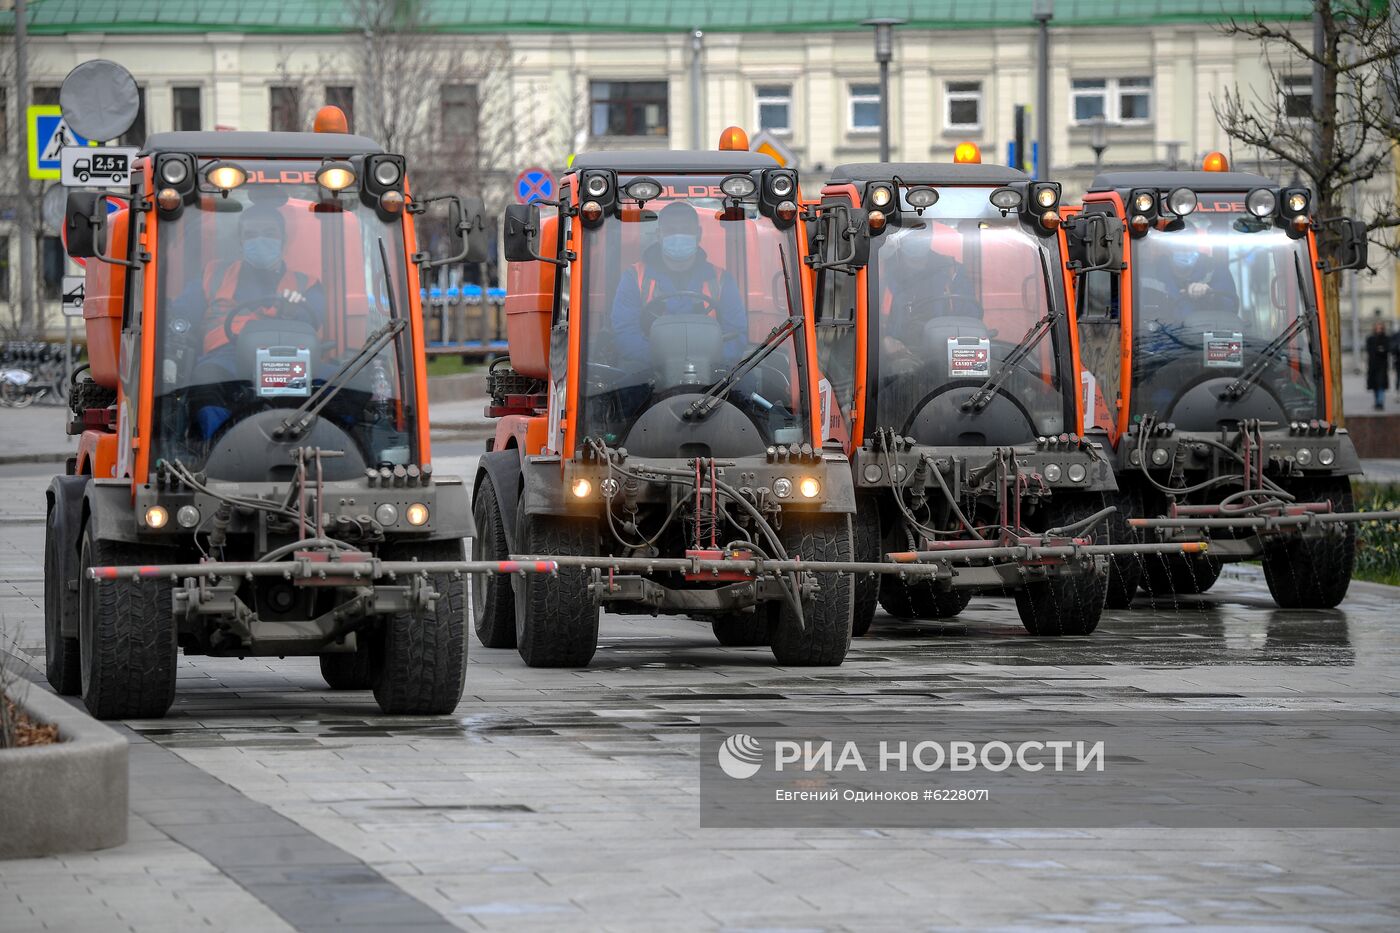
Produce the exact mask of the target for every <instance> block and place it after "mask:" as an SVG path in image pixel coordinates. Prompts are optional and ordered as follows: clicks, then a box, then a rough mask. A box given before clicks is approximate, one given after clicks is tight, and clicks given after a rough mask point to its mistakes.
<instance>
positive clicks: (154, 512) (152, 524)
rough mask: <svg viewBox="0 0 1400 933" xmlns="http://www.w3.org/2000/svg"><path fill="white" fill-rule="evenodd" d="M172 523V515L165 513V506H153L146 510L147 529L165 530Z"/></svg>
mask: <svg viewBox="0 0 1400 933" xmlns="http://www.w3.org/2000/svg"><path fill="white" fill-rule="evenodd" d="M169 521H170V513H169V512H167V511H165V506H162V505H153V506H151V507H150V508H149V509H147V510H146V527H147V528H164V527H165V525H166V523H167V522H169Z"/></svg>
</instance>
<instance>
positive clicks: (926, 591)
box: [880, 575, 972, 619]
mask: <svg viewBox="0 0 1400 933" xmlns="http://www.w3.org/2000/svg"><path fill="white" fill-rule="evenodd" d="M970 602H972V591H971V590H953V589H940V588H939V587H937V586H935V585H934V583H933V581H931V580H929V579H928V578H926V577H925V578H916V579H912V580H910V579H900V578H899V577H898V576H894V575H890V576H887V577H885V579H884V580H882V581H880V605H881V606H883V607H885V611H886V612H888V613H889V614H890V615H892V616H894V617H895V618H897V619H951V618H952V617H953V616H955V615H957V614H958V613H960V612H962V611H963V610H964V609H966V608H967V604H968V603H970Z"/></svg>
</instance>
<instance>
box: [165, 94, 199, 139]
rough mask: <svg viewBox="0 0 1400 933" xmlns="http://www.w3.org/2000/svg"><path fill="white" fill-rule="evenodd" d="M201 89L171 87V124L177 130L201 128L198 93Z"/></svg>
mask: <svg viewBox="0 0 1400 933" xmlns="http://www.w3.org/2000/svg"><path fill="white" fill-rule="evenodd" d="M202 93H203V91H202V90H201V89H200V88H197V87H177V88H173V89H172V91H171V94H172V101H173V103H172V105H171V108H172V117H173V119H172V120H171V123H172V125H173V126H174V127H175V129H176V130H177V131H181V130H201V129H203V128H204V127H203V126H202V125H201V121H200V113H199V105H200V95H201V94H202Z"/></svg>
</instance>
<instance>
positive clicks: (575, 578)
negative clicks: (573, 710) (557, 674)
mask: <svg viewBox="0 0 1400 933" xmlns="http://www.w3.org/2000/svg"><path fill="white" fill-rule="evenodd" d="M516 528H518V529H519V530H520V538H521V542H522V543H521V552H522V553H524V554H558V555H560V556H563V557H572V556H582V555H589V554H596V553H597V551H598V526H597V523H596V522H593V521H589V520H586V519H579V518H565V517H561V516H556V515H525V514H523V512H522V514H521V515H520V518H519V519H518V520H517V523H516ZM589 576H590V572H589V571H588V570H586V569H585V568H582V567H560V568H559V570H558V571H557V572H555V573H552V574H549V573H528V574H525V575H524V576H523V577H521V578H520V579H519V580H517V581H516V586H517V587H518V589H517V590H516V592H515V644H516V650H518V651H519V652H520V657H521V659H523V660H524V661H525V663H526V664H527V665H528V666H530V667H587V666H588V662H589V661H591V660H593V652H595V651H597V650H598V614H599V608H598V601H597V600H596V599H594V598H593V595H592V594H591V593H589V592H588V578H589Z"/></svg>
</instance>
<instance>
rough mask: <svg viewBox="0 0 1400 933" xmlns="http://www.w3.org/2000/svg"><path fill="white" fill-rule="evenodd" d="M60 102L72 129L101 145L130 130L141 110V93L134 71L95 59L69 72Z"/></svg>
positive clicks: (65, 120)
mask: <svg viewBox="0 0 1400 933" xmlns="http://www.w3.org/2000/svg"><path fill="white" fill-rule="evenodd" d="M58 103H59V106H61V107H62V108H63V121H64V122H65V123H67V124H68V128H69V129H71V130H72V131H73V132H75V133H77V134H78V135H79V136H85V137H87V138H88V139H95V140H97V141H99V142H102V141H105V140H108V139H116V138H117V137H118V136H121V135H122V134H123V133H125V132H126V131H127V130H129V129H131V124H133V123H135V122H136V115H137V113H139V112H140V109H141V93H140V91H138V90H137V88H136V79H135V78H133V77H132V76H131V72H129V71H127V70H126V69H125V68H123V67H122V66H121V65H118V64H117V63H116V62H109V61H107V60H106V59H105V58H94V59H93V60H92V61H87V62H83V63H82V64H81V65H79V66H77V67H76V68H74V69H73V70H72V71H70V72H68V77H66V78H64V79H63V87H62V88H61V89H60V90H59V92H58Z"/></svg>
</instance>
